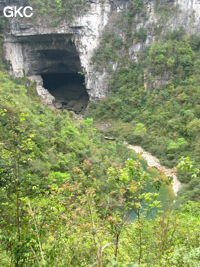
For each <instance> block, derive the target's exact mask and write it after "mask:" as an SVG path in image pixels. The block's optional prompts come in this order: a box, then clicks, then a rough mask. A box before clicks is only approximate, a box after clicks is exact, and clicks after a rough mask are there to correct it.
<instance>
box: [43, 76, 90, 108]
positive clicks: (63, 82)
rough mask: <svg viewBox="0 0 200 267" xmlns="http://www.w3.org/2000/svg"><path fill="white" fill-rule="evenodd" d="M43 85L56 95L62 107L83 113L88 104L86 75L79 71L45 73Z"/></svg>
mask: <svg viewBox="0 0 200 267" xmlns="http://www.w3.org/2000/svg"><path fill="white" fill-rule="evenodd" d="M41 77H42V79H43V87H44V88H46V89H47V90H48V91H49V92H50V94H51V95H53V96H54V97H55V101H56V106H57V108H60V109H68V110H73V111H74V112H75V113H82V112H83V111H84V110H85V109H86V107H87V104H88V101H89V95H88V93H87V90H86V87H85V77H84V75H81V74H79V73H43V74H41Z"/></svg>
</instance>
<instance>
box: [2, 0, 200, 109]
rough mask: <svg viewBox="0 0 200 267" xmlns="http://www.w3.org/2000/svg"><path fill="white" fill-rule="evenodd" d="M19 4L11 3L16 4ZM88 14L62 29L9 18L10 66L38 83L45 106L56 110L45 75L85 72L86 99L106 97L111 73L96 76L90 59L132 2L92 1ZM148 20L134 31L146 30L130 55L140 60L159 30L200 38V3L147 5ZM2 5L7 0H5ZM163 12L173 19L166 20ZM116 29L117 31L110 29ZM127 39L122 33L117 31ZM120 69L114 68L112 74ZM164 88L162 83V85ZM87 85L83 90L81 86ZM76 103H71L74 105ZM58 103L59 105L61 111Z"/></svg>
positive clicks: (173, 0) (182, 0) (169, 0)
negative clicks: (102, 37)
mask: <svg viewBox="0 0 200 267" xmlns="http://www.w3.org/2000/svg"><path fill="white" fill-rule="evenodd" d="M18 2H19V1H18V0H10V2H9V4H12V3H13V4H16V3H18ZM88 2H89V3H90V4H89V7H88V10H87V12H85V13H84V14H82V15H79V16H75V17H74V19H73V21H71V22H69V21H68V20H67V19H63V20H62V21H61V22H60V23H59V24H58V25H56V26H55V25H54V26H53V25H51V23H47V21H45V20H44V18H42V17H39V16H38V19H37V21H34V23H33V22H32V20H31V19H28V18H24V19H21V18H20V19H10V21H9V22H10V32H9V33H8V34H7V36H6V38H5V43H4V48H5V57H6V59H7V60H8V61H10V63H11V72H12V73H13V75H14V76H16V77H22V76H24V75H26V76H28V77H31V79H33V80H35V81H36V82H37V92H38V94H39V95H40V96H41V98H42V100H43V102H44V103H46V104H48V105H53V104H54V102H55V96H52V95H51V94H50V93H49V91H48V90H47V88H46V89H45V88H44V87H43V81H42V79H41V76H42V75H43V74H51V73H52V74H56V73H79V72H81V73H83V74H84V79H85V80H84V86H85V90H86V91H87V92H86V93H85V97H86V95H87V94H88V95H89V98H90V100H97V99H100V98H102V97H105V95H106V92H107V82H108V78H109V74H108V73H107V72H106V70H104V69H102V70H101V71H98V72H97V71H95V69H94V66H93V64H92V63H91V58H92V56H93V54H94V51H95V49H96V48H97V47H98V44H99V41H100V38H101V35H102V34H103V32H104V29H105V27H108V26H109V25H112V22H113V18H114V17H116V16H118V15H119V14H121V13H123V12H124V11H125V10H126V9H127V7H128V4H129V0H115V1H113V0H105V1H103V0H90V1H88ZM143 2H144V8H145V12H146V15H145V16H143V17H142V16H140V15H139V14H136V15H135V16H136V22H135V23H134V26H133V28H132V31H133V32H134V31H138V30H139V29H140V28H145V29H147V37H146V40H145V41H143V42H135V43H133V44H132V45H131V46H130V47H129V55H130V58H132V59H137V53H138V52H139V51H140V50H141V49H144V48H145V47H146V46H147V45H148V44H149V43H151V42H152V41H153V40H154V39H155V36H156V34H155V32H156V30H157V29H158V28H159V27H161V26H162V32H166V31H168V30H170V29H171V30H174V29H179V28H180V27H183V28H185V29H186V30H187V31H189V32H190V33H197V32H198V31H199V27H200V0H157V1H156V0H151V1H150V0H148V1H147V0H143ZM0 4H1V6H2V5H3V4H5V1H0ZM163 10H165V11H166V10H168V11H169V13H170V15H169V16H168V17H167V18H166V14H165V20H163V17H164V15H163V13H162V12H163ZM110 30H112V27H110ZM113 31H115V32H116V34H119V35H120V36H121V37H122V38H123V31H120V30H116V27H115V29H114V28H113ZM115 68H116V66H115V65H114V64H113V69H115ZM161 83H162V81H161ZM81 86H82V85H81ZM73 100H75V99H71V101H73ZM58 105H59V104H58V103H57V106H58Z"/></svg>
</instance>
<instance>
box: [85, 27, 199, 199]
mask: <svg viewBox="0 0 200 267" xmlns="http://www.w3.org/2000/svg"><path fill="white" fill-rule="evenodd" d="M142 32H143V31H142ZM106 36H108V33H106V35H105V37H103V39H102V46H100V48H99V49H98V50H97V52H96V55H95V57H94V59H93V60H94V62H97V65H98V68H101V66H102V67H104V66H106V68H107V69H108V70H109V66H111V65H112V64H113V62H118V64H119V67H118V69H117V70H116V71H115V72H112V71H111V76H112V79H111V81H110V85H109V90H110V91H109V95H108V97H107V98H106V99H105V100H103V101H101V102H100V103H98V104H92V105H91V110H90V111H89V114H90V116H91V113H92V114H93V116H94V117H95V118H96V119H97V120H103V121H109V122H110V123H111V124H112V127H110V129H109V133H110V134H111V135H114V136H122V137H123V138H125V139H126V140H128V142H130V143H132V144H140V145H142V146H143V147H144V148H146V149H147V150H149V151H150V152H152V153H153V154H155V155H157V156H158V157H159V158H160V159H161V160H162V162H163V164H165V165H167V166H170V167H173V166H176V165H177V164H178V162H179V161H180V159H181V158H182V157H183V158H186V157H190V158H191V160H192V161H193V162H194V165H195V166H196V167H198V165H199V163H200V157H199V155H200V154H199V148H200V143H199V133H200V119H199V118H200V113H199V110H200V102H199V98H200V87H199V62H200V61H199V60H200V38H199V37H198V36H195V35H192V36H188V35H186V34H185V33H184V32H183V31H182V30H180V31H176V32H171V33H168V34H167V35H166V36H165V37H164V38H162V40H161V41H155V42H153V43H152V44H151V45H150V46H149V47H148V48H147V49H146V50H145V51H144V52H142V53H141V54H140V55H139V60H138V62H134V61H133V60H132V61H129V60H128V59H127V58H126V57H123V60H121V61H120V58H119V57H118V56H116V55H120V54H121V53H124V54H125V52H124V51H126V48H125V47H124V46H123V44H122V43H120V45H119V46H117V44H119V40H117V38H116V37H114V36H112V37H111V36H110V39H109V40H110V41H109V42H107V44H106V45H105V40H107V39H106ZM124 43H125V42H124ZM119 49H120V52H119ZM106 60H107V63H106ZM101 61H102V64H101ZM127 62H129V63H127ZM109 63H110V65H109ZM111 69H112V68H110V70H111ZM179 178H180V180H181V182H183V183H187V184H188V185H187V186H186V188H185V190H186V191H187V192H186V191H185V193H184V195H185V197H187V198H190V199H196V200H197V199H199V197H200V193H199V192H200V182H199V176H198V175H197V176H195V177H194V178H191V175H188V174H187V173H185V172H184V173H183V172H181V171H180V172H179Z"/></svg>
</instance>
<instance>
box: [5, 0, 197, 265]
mask: <svg viewBox="0 0 200 267" xmlns="http://www.w3.org/2000/svg"><path fill="white" fill-rule="evenodd" d="M38 1H39V0H38ZM59 2H60V1H57V2H56V3H59ZM79 2H81V1H74V2H73V1H66V4H67V3H71V4H72V3H74V4H75V3H79ZM46 3H47V2H46ZM51 3H52V1H51ZM63 3H65V2H64V1H63ZM141 3H142V2H141V1H140V0H133V1H131V6H130V10H129V13H128V17H127V18H128V23H130V21H131V16H134V14H135V13H134V12H136V11H137V12H139V11H141V12H142V8H143V5H142V4H141ZM72 7H76V5H72ZM134 10H136V11H134ZM2 25H4V24H2ZM3 27H4V26H3ZM127 29H128V32H127V36H128V40H129V41H130V40H131V39H129V38H136V39H137V41H138V40H140V41H142V42H143V41H144V40H145V38H146V34H147V33H146V30H145V29H141V30H139V31H138V32H137V33H135V34H134V35H131V36H130V32H129V31H130V28H128V27H127ZM177 36H178V40H177ZM1 38H3V35H2V36H1ZM175 39H176V40H175ZM102 43H103V44H104V45H103V46H100V48H99V50H98V51H97V54H96V57H95V58H94V62H95V60H96V61H97V62H98V65H99V66H101V64H103V66H104V67H105V68H108V71H109V70H110V72H111V73H112V71H113V69H112V68H109V62H111V63H113V62H114V61H115V60H117V62H118V64H119V65H118V66H119V67H118V69H117V71H116V72H115V73H112V75H113V77H112V79H111V82H110V94H109V96H108V98H107V99H105V100H104V101H102V102H100V103H98V104H96V105H93V106H92V107H91V109H90V110H89V111H88V112H89V117H88V118H85V119H82V120H74V119H73V117H74V115H73V113H72V112H68V111H62V112H61V111H58V110H51V109H50V108H48V107H46V106H44V105H43V104H42V103H41V101H40V99H39V97H38V96H37V95H36V93H35V91H36V90H35V85H34V84H32V83H31V82H30V81H29V80H27V79H26V78H23V79H13V78H11V77H10V76H9V75H8V73H7V72H6V66H5V62H4V61H3V59H2V55H3V53H2V51H1V53H0V70H1V71H0V202H1V206H0V266H6V267H10V266H15V267H22V266H27V267H29V266H45V267H47V266H52V267H54V266H58V267H62V266H63V267H65V266H77V267H79V266H91V267H92V266H98V267H104V266H107V267H111V266H115V267H116V266H117V267H128V266H133V267H137V266H138V267H139V266H141V267H171V266H178V267H183V266H184V267H198V266H199V261H200V247H199V244H200V232H199V228H200V204H199V202H197V201H195V202H194V201H188V202H186V201H185V203H184V204H183V203H182V204H181V205H179V206H178V207H176V209H175V207H174V205H173V203H172V201H169V199H168V196H166V198H165V201H163V199H162V197H161V192H162V191H165V190H166V186H167V185H166V184H169V181H168V179H167V178H166V177H164V175H163V174H162V173H160V172H158V171H157V170H155V169H153V168H148V167H147V164H146V163H145V162H144V160H141V159H140V158H138V157H136V155H135V154H133V153H132V152H131V151H129V150H128V149H127V148H126V147H125V146H124V145H122V144H121V143H120V142H118V141H117V142H115V141H107V140H105V139H104V136H103V135H102V134H100V133H99V131H98V130H97V129H96V128H95V127H94V125H95V124H94V119H92V118H91V116H92V115H94V118H97V119H98V120H99V118H100V117H101V118H102V120H103V122H105V121H109V122H111V123H112V128H111V129H109V132H110V134H112V135H115V136H117V137H120V138H121V137H122V139H123V138H126V140H128V141H129V142H130V143H137V144H142V145H143V146H144V147H147V148H148V149H149V150H151V151H152V152H154V153H155V154H157V155H158V156H159V157H160V158H161V159H163V161H164V162H165V163H166V164H168V165H173V166H174V165H175V164H177V162H178V159H179V158H180V156H181V155H182V156H184V157H185V158H184V159H183V160H181V161H180V162H179V169H180V173H181V178H182V179H183V178H184V182H186V179H187V182H189V183H188V184H189V186H190V187H194V185H195V183H197V184H198V175H199V169H198V163H199V158H198V143H199V140H198V135H199V122H198V120H199V113H198V112H199V108H198V105H199V103H198V97H199V89H198V88H199V87H198V64H199V59H198V58H199V53H200V52H199V47H200V41H199V39H198V38H197V37H196V36H192V37H191V36H190V37H188V36H186V35H184V34H180V32H178V33H173V34H170V35H168V36H167V37H166V39H165V40H163V41H162V42H155V43H153V44H152V45H151V46H150V47H149V48H148V49H147V50H146V51H145V53H144V54H142V55H141V56H140V60H139V61H138V62H137V63H136V62H130V61H129V60H128V59H127V57H126V56H124V57H123V60H122V58H121V57H120V56H119V54H118V52H119V51H120V52H121V53H126V52H127V47H126V44H128V42H127V43H125V42H124V41H123V40H122V39H121V38H119V37H118V36H113V35H109V34H108V33H107V35H106V36H105V37H104V38H103V40H102ZM114 53H115V54H114ZM152 66H153V68H152ZM97 69H98V68H97ZM166 71H167V75H166ZM163 75H164V76H165V77H167V79H166V83H165V82H164V83H163V84H162V83H161V87H160V84H155V83H153V82H154V80H155V79H154V78H155V77H157V76H158V77H160V76H161V77H162V76H163ZM144 77H145V79H146V87H144ZM157 86H159V89H160V90H158V88H157ZM151 89H152V90H151ZM161 89H162V90H161ZM95 123H96V121H95ZM119 133H120V136H119ZM120 138H119V139H120ZM189 156H190V157H191V159H190V158H189ZM193 161H194V163H193ZM192 189H193V188H192ZM187 197H189V198H191V199H193V200H198V198H199V192H198V187H197V189H196V191H194V190H192V192H190V191H189V196H187ZM166 201H167V205H166V203H165V202H166ZM176 203H178V202H176Z"/></svg>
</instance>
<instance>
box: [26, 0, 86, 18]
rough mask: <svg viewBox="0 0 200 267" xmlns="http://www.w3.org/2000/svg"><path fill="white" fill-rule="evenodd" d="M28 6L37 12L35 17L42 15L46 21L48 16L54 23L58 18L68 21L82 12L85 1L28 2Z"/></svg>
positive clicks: (30, 0) (47, 0) (39, 0)
mask: <svg viewBox="0 0 200 267" xmlns="http://www.w3.org/2000/svg"><path fill="white" fill-rule="evenodd" d="M29 2H30V5H31V6H33V7H34V9H35V10H37V12H35V16H36V15H37V16H38V15H40V16H41V15H42V16H45V17H46V18H47V19H48V18H49V16H50V17H51V19H52V18H54V20H55V21H56V20H57V19H58V18H59V19H61V18H62V19H63V18H67V19H68V21H70V20H71V19H72V18H73V16H74V15H77V14H79V13H81V12H84V11H85V10H86V8H87V5H88V1H87V0H67V1H64V0H53V1H52V0H29Z"/></svg>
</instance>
